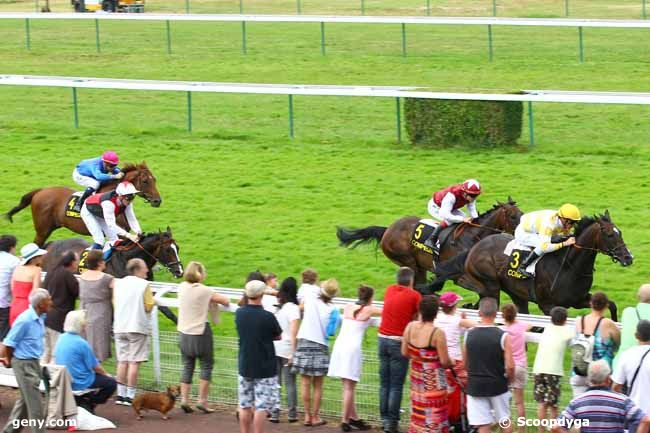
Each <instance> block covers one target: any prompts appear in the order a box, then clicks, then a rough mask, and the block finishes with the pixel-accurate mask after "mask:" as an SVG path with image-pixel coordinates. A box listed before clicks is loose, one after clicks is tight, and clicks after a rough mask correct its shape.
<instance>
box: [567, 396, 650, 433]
mask: <svg viewBox="0 0 650 433" xmlns="http://www.w3.org/2000/svg"><path fill="white" fill-rule="evenodd" d="M644 416H645V414H644V413H643V411H642V410H641V409H640V408H639V407H638V406H636V405H635V404H634V402H633V401H632V400H631V399H630V398H629V397H628V396H626V395H623V394H619V393H616V392H614V391H611V390H610V389H609V388H605V387H599V386H595V387H591V388H589V389H588V390H587V392H585V393H584V394H582V395H581V396H580V397H578V398H575V399H573V400H571V403H569V405H568V406H567V408H566V409H565V410H564V412H562V415H560V417H559V418H558V423H559V425H564V426H567V425H569V424H570V423H571V424H572V423H574V422H575V421H574V420H581V422H582V424H581V425H582V429H581V430H580V431H581V433H605V432H607V433H609V432H616V433H620V432H622V431H623V429H624V428H627V427H626V426H627V425H629V424H638V423H639V422H641V419H642V418H643V417H644ZM587 423H588V424H587Z"/></svg>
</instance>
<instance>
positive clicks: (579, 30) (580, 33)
mask: <svg viewBox="0 0 650 433" xmlns="http://www.w3.org/2000/svg"><path fill="white" fill-rule="evenodd" d="M578 39H579V45H580V63H583V62H584V61H585V46H584V41H583V38H582V27H578Z"/></svg>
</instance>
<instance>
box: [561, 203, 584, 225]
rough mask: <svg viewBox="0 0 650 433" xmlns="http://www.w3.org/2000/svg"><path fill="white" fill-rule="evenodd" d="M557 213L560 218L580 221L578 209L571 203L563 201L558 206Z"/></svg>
mask: <svg viewBox="0 0 650 433" xmlns="http://www.w3.org/2000/svg"><path fill="white" fill-rule="evenodd" d="M558 215H559V216H560V217H561V218H565V219H568V220H571V221H580V209H578V208H577V207H575V206H574V205H572V204H571V203H565V204H563V205H562V206H560V210H559V211H558Z"/></svg>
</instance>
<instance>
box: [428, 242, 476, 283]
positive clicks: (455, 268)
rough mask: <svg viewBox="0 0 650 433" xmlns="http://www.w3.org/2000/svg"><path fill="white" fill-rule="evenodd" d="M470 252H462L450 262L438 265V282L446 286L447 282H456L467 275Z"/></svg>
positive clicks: (436, 270) (436, 271)
mask: <svg viewBox="0 0 650 433" xmlns="http://www.w3.org/2000/svg"><path fill="white" fill-rule="evenodd" d="M469 251H470V250H467V251H465V252H462V253H460V254H458V255H456V256H454V257H452V258H451V259H449V260H445V261H444V262H441V263H439V264H437V265H436V269H435V270H434V272H435V274H436V276H437V277H438V278H437V279H436V281H437V282H439V283H440V282H442V283H443V284H444V282H445V281H447V280H455V279H457V278H458V277H460V276H461V275H463V274H464V273H465V261H466V260H467V256H468V255H469Z"/></svg>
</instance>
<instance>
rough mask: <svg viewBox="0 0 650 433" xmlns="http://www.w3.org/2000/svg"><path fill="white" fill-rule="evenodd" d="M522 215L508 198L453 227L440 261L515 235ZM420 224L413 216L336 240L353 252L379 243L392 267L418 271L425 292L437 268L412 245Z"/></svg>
mask: <svg viewBox="0 0 650 433" xmlns="http://www.w3.org/2000/svg"><path fill="white" fill-rule="evenodd" d="M521 215H522V212H521V210H519V208H518V207H517V204H516V203H515V202H514V201H513V200H512V198H510V197H508V201H507V202H505V203H501V202H497V204H495V205H494V206H493V207H492V209H490V210H488V211H487V212H485V213H483V214H482V215H480V216H479V217H478V218H476V219H474V220H473V221H471V222H469V223H460V224H458V225H455V226H451V227H450V228H448V229H446V230H450V231H453V232H452V233H451V234H450V235H449V236H446V235H445V233H444V232H443V233H442V234H441V236H440V242H441V245H440V254H439V261H441V260H447V259H448V258H450V257H453V256H456V255H457V254H460V253H462V252H464V251H467V250H468V249H470V248H471V247H472V245H474V244H475V243H476V242H478V241H479V240H480V239H482V238H484V237H486V236H489V235H493V234H495V233H502V232H507V233H513V232H514V230H515V228H516V227H517V225H518V224H519V219H520V218H521ZM419 222H420V218H418V217H414V216H410V217H404V218H401V219H398V220H397V221H395V222H394V223H393V224H391V225H390V227H379V226H370V227H366V228H363V229H356V230H354V229H345V228H341V227H338V228H337V230H336V236H337V237H338V238H339V241H340V242H341V245H342V246H346V247H351V248H355V247H356V246H358V245H360V244H363V243H367V242H370V241H377V242H378V243H379V246H381V249H382V251H383V252H384V255H385V256H386V257H388V259H390V260H391V261H392V262H393V263H395V264H396V265H398V266H408V267H409V268H411V269H413V270H414V271H415V284H416V286H418V287H419V288H422V286H423V285H424V284H426V282H427V280H426V278H427V271H429V272H433V270H434V267H435V265H434V262H433V258H432V256H431V254H427V253H426V252H423V251H421V250H418V249H415V248H414V247H413V246H412V245H411V238H412V236H413V233H414V232H415V230H416V227H417V226H418V224H419ZM424 290H426V289H424Z"/></svg>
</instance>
